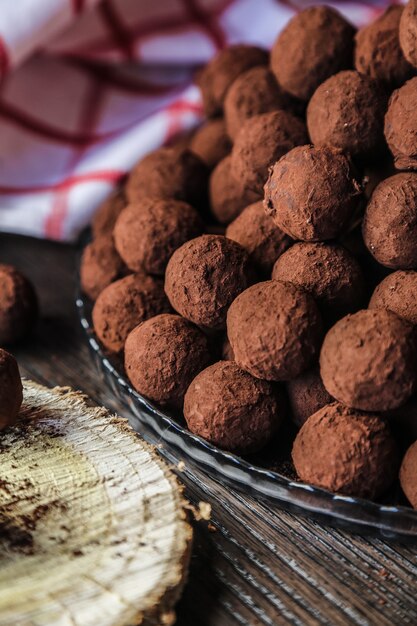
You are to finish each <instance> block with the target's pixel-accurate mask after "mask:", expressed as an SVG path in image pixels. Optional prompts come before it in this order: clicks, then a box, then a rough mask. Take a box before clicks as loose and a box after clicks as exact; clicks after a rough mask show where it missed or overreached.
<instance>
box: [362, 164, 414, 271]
mask: <svg viewBox="0 0 417 626" xmlns="http://www.w3.org/2000/svg"><path fill="white" fill-rule="evenodd" d="M362 233H363V239H364V241H365V244H366V247H367V248H368V250H369V252H370V253H371V254H372V255H373V256H374V257H375V259H376V260H377V261H378V262H379V263H381V265H385V267H391V268H392V269H404V270H406V269H417V173H414V172H403V173H401V174H396V175H395V176H391V177H390V178H386V179H385V180H384V181H382V183H380V184H379V185H378V186H377V187H376V188H375V190H374V192H373V194H372V197H371V199H370V201H369V202H368V206H367V207H366V211H365V217H364V220H363V224H362Z"/></svg>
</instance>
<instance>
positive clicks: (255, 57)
mask: <svg viewBox="0 0 417 626" xmlns="http://www.w3.org/2000/svg"><path fill="white" fill-rule="evenodd" d="M267 63H268V52H267V51H266V50H262V49H261V48H257V47H256V46H245V45H236V46H229V47H228V48H225V49H224V50H222V51H221V52H219V53H218V54H217V55H216V56H215V57H214V58H213V59H212V60H211V61H210V62H209V63H207V65H206V66H205V67H204V68H203V70H202V71H201V73H200V75H199V77H198V81H197V82H198V85H199V87H200V90H201V95H202V98H203V106H204V111H205V113H206V115H207V117H213V116H215V115H219V114H220V113H221V112H222V109H223V102H224V99H225V97H226V94H227V91H228V89H229V87H230V85H231V84H232V83H233V81H234V80H236V78H237V77H238V76H239V75H240V74H242V73H243V72H245V71H246V70H248V69H250V68H251V67H255V66H257V65H267Z"/></svg>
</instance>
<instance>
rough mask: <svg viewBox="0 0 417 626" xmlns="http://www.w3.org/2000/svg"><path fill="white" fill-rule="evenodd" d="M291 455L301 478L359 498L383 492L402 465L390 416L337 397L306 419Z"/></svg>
mask: <svg viewBox="0 0 417 626" xmlns="http://www.w3.org/2000/svg"><path fill="white" fill-rule="evenodd" d="M292 459H293V462H294V466H295V469H296V471H297V474H298V476H299V478H300V479H301V480H302V481H303V482H307V483H311V484H313V485H316V486H317V487H322V488H323V489H328V490H329V491H333V492H336V493H341V494H343V495H346V496H355V497H358V498H370V499H374V498H377V497H378V496H380V495H381V494H382V493H383V492H384V491H386V490H387V489H388V487H390V486H391V484H392V483H393V481H394V480H395V478H396V474H397V471H398V453H397V448H396V444H395V441H394V439H393V437H392V435H391V432H390V430H389V428H388V425H387V424H386V422H385V421H384V420H383V419H382V418H381V417H380V416H379V415H375V414H372V413H361V412H359V411H356V410H354V409H350V408H348V407H346V406H343V405H342V404H339V403H337V402H334V403H332V404H329V405H327V406H325V407H323V408H322V409H320V410H319V411H318V412H317V413H315V414H314V415H312V416H311V417H309V419H308V420H307V421H306V422H305V424H304V426H302V428H301V430H300V431H299V432H298V434H297V437H296V438H295V441H294V445H293V450H292Z"/></svg>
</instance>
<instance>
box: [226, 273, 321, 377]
mask: <svg viewBox="0 0 417 626" xmlns="http://www.w3.org/2000/svg"><path fill="white" fill-rule="evenodd" d="M227 336H228V337H229V341H230V344H231V346H232V349H233V352H234V355H235V361H236V363H237V364H238V365H239V366H240V367H242V368H243V369H245V370H246V371H248V372H249V373H250V374H252V376H256V377H257V378H264V379H265V380H276V381H280V380H291V378H295V377H296V376H299V374H301V373H302V372H303V371H304V370H306V369H307V368H308V367H310V366H311V365H312V363H313V360H314V358H315V357H316V355H317V354H318V351H319V349H320V344H321V339H322V322H321V316H320V313H319V310H318V308H317V305H316V303H315V302H314V300H313V298H312V297H311V296H310V294H308V293H306V292H305V291H303V290H302V289H299V288H298V287H295V286H294V285H291V284H290V283H283V282H280V281H275V280H270V281H266V282H263V283H258V284H256V285H253V286H252V287H250V288H249V289H247V290H246V291H244V292H243V293H242V294H240V296H238V297H237V298H236V300H235V301H234V302H233V304H232V306H231V307H230V309H229V312H228V314H227Z"/></svg>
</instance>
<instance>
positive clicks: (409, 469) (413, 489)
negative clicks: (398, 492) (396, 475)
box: [400, 441, 417, 509]
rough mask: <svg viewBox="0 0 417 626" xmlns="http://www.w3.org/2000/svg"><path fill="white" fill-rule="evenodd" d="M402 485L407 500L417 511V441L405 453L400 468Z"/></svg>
mask: <svg viewBox="0 0 417 626" xmlns="http://www.w3.org/2000/svg"><path fill="white" fill-rule="evenodd" d="M400 483H401V488H402V490H403V491H404V494H405V496H406V498H407V500H408V501H409V503H410V504H411V506H412V507H413V509H417V441H415V442H414V443H413V444H412V445H411V446H410V447H409V448H408V450H407V452H406V453H405V456H404V458H403V461H402V463H401V467H400Z"/></svg>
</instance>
